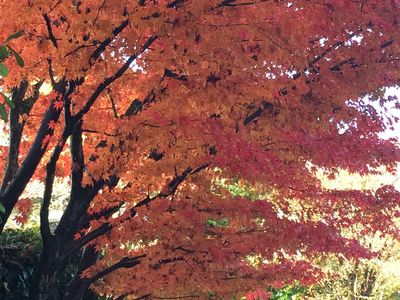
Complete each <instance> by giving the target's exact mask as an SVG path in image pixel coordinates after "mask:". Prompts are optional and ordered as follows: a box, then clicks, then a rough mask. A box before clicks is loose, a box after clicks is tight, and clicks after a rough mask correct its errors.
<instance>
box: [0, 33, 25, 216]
mask: <svg viewBox="0 0 400 300" xmlns="http://www.w3.org/2000/svg"><path fill="white" fill-rule="evenodd" d="M22 35H23V32H21V31H18V32H16V33H14V34H11V35H9V36H8V37H7V38H6V39H5V41H3V42H2V43H1V44H0V76H1V77H6V76H7V75H8V73H9V70H8V68H7V66H6V65H5V64H4V61H5V60H6V59H7V58H9V57H10V56H13V57H14V58H15V60H16V62H17V64H18V65H19V66H20V67H23V66H24V60H23V59H22V57H21V56H20V55H19V54H18V52H17V51H15V50H14V48H12V47H11V46H10V44H9V42H10V41H12V40H13V39H16V38H19V37H21V36H22ZM0 94H1V96H2V97H3V99H4V102H5V103H6V104H7V105H8V106H9V108H10V109H13V108H14V103H13V102H12V101H11V100H10V98H9V97H8V96H7V95H6V94H4V93H3V92H2V91H0ZM0 118H1V119H3V120H4V121H6V122H7V120H8V115H7V111H6V108H5V106H4V105H3V104H2V103H0ZM0 209H1V205H0Z"/></svg>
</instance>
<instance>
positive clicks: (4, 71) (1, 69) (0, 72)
mask: <svg viewBox="0 0 400 300" xmlns="http://www.w3.org/2000/svg"><path fill="white" fill-rule="evenodd" d="M8 73H9V71H8V68H7V67H6V66H5V65H4V64H3V63H1V62H0V76H2V77H6V76H7V75H8Z"/></svg>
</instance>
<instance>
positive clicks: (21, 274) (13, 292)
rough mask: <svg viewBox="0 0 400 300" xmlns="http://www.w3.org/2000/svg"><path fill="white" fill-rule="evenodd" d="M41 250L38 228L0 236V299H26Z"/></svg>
mask: <svg viewBox="0 0 400 300" xmlns="http://www.w3.org/2000/svg"><path fill="white" fill-rule="evenodd" d="M41 248H42V242H41V238H40V232H39V228H31V229H28V230H5V231H4V232H3V234H2V235H1V236H0V253H1V255H0V266H1V267H0V298H1V299H7V300H21V299H27V298H28V291H29V284H30V281H31V279H32V273H33V269H34V267H35V266H36V265H37V263H38V261H39V253H40V250H41Z"/></svg>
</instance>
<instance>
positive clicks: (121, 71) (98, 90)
mask: <svg viewBox="0 0 400 300" xmlns="http://www.w3.org/2000/svg"><path fill="white" fill-rule="evenodd" d="M156 39H157V36H155V35H152V36H151V37H150V38H149V39H148V40H147V41H146V43H144V45H143V47H142V49H141V50H140V51H139V52H137V53H134V54H132V55H131V56H130V57H129V58H128V60H127V61H126V62H125V63H124V64H123V65H122V67H121V68H119V69H118V70H117V72H115V73H114V75H112V76H110V77H107V78H106V79H105V80H104V81H103V82H102V83H101V84H100V85H99V86H98V87H97V88H96V90H95V91H94V93H93V94H92V95H91V96H90V98H89V100H88V101H87V102H86V104H85V105H84V107H83V108H82V109H81V110H80V111H79V112H78V113H77V114H76V118H77V119H80V118H82V116H83V115H84V114H86V113H87V112H88V111H89V110H90V108H91V107H92V105H93V104H94V102H95V101H96V99H97V98H98V97H99V96H100V94H101V93H102V92H103V91H104V90H105V89H106V88H107V87H108V86H109V85H110V84H112V83H113V82H114V81H115V80H117V79H118V78H119V77H121V76H122V75H123V74H124V73H125V71H126V70H127V69H128V68H129V66H130V65H131V63H132V62H133V61H135V60H136V58H137V57H138V56H139V55H140V54H142V53H143V52H145V51H146V50H147V49H148V48H149V47H150V45H151V44H152V43H153V42H154V41H155V40H156Z"/></svg>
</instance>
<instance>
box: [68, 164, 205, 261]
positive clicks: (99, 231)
mask: <svg viewBox="0 0 400 300" xmlns="http://www.w3.org/2000/svg"><path fill="white" fill-rule="evenodd" d="M208 166H209V164H203V165H201V166H199V167H197V168H195V169H192V168H190V167H188V168H187V169H186V170H185V171H184V172H183V173H182V174H180V175H176V176H175V177H174V178H173V179H172V180H171V181H170V182H169V183H168V185H167V190H166V191H164V192H160V193H159V194H157V195H155V196H153V197H149V196H147V197H146V198H144V199H143V200H141V201H139V202H138V203H136V205H135V206H134V207H133V208H131V209H130V210H129V213H128V215H127V216H126V217H125V218H124V219H122V220H121V223H123V222H125V221H127V220H129V219H131V218H133V217H135V216H136V209H137V208H138V207H141V206H144V205H149V204H150V203H151V202H152V201H154V200H156V199H158V198H167V197H170V196H173V195H174V194H175V192H176V190H177V188H178V186H179V185H180V184H181V183H182V182H183V181H184V180H185V179H186V178H188V177H189V175H193V174H196V173H198V172H200V171H202V170H204V169H206V168H207V167H208ZM122 204H123V203H122ZM122 204H121V206H122ZM117 207H119V206H117ZM113 227H114V226H113V225H112V224H111V223H109V222H107V223H103V224H102V225H100V226H99V227H98V228H96V229H94V230H93V231H90V232H88V233H87V234H86V235H84V236H83V237H82V238H80V239H79V240H77V241H76V244H75V245H74V246H72V247H70V252H71V253H72V252H73V251H75V250H77V249H80V248H82V247H83V246H85V245H87V244H88V243H90V242H91V241H93V240H95V239H96V238H98V237H100V236H102V235H104V234H106V233H107V232H109V231H110V230H111V229H112V228H113ZM66 255H70V253H67V254H66Z"/></svg>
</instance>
